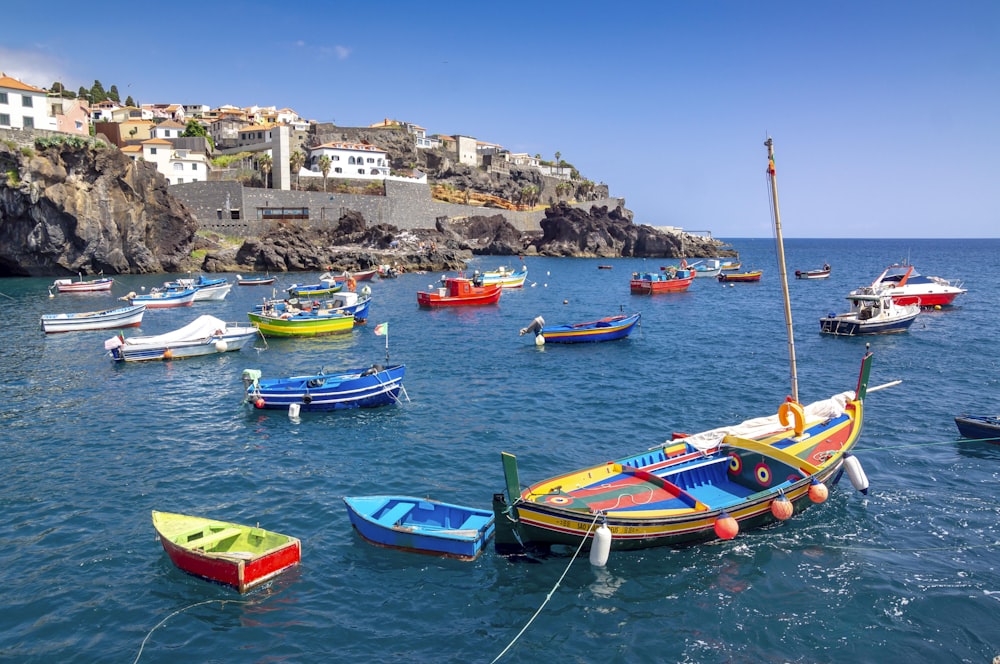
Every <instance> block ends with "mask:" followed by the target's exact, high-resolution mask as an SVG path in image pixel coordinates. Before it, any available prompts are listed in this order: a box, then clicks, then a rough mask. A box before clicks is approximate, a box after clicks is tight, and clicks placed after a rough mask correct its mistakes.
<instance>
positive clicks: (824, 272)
mask: <svg viewBox="0 0 1000 664" xmlns="http://www.w3.org/2000/svg"><path fill="white" fill-rule="evenodd" d="M795 278H796V279H829V278H830V264H829V263H824V264H823V267H821V268H817V269H815V270H796V271H795Z"/></svg>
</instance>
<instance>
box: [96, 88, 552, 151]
mask: <svg viewBox="0 0 1000 664" xmlns="http://www.w3.org/2000/svg"><path fill="white" fill-rule="evenodd" d="M108 99H110V100H111V101H113V102H115V103H116V104H120V103H122V99H121V97H119V96H118V86H117V85H112V86H111V89H110V90H108ZM557 154H558V153H557Z"/></svg>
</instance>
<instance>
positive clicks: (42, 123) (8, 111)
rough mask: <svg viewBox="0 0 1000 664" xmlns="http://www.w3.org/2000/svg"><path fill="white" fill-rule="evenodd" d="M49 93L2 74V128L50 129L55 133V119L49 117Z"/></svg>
mask: <svg viewBox="0 0 1000 664" xmlns="http://www.w3.org/2000/svg"><path fill="white" fill-rule="evenodd" d="M47 96H48V95H47V93H46V92H45V90H42V89H41V88H36V87H33V86H31V85H28V84H26V83H22V82H21V81H19V80H17V79H16V78H11V77H10V76H7V75H6V74H4V73H3V72H0V128H2V129H49V130H51V131H55V130H56V129H57V128H58V127H57V125H56V119H55V117H53V116H51V115H49V104H48V99H47Z"/></svg>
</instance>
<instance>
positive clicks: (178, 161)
mask: <svg viewBox="0 0 1000 664" xmlns="http://www.w3.org/2000/svg"><path fill="white" fill-rule="evenodd" d="M122 152H123V153H125V154H126V155H128V156H129V157H131V158H132V160H133V161H138V160H140V159H141V160H143V161H146V162H149V163H151V164H154V165H155V166H156V170H158V171H159V172H160V174H161V175H163V177H165V178H167V183H168V184H184V183H185V182H205V181H206V180H208V171H209V169H210V168H211V164H210V163H209V161H208V156H207V155H205V154H204V153H202V152H195V151H193V150H185V149H180V148H175V147H174V146H173V144H172V143H171V142H170V141H168V140H166V139H165V138H151V139H149V140H146V141H143V142H142V144H141V145H139V146H126V147H125V148H122Z"/></svg>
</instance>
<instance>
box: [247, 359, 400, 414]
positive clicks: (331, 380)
mask: <svg viewBox="0 0 1000 664" xmlns="http://www.w3.org/2000/svg"><path fill="white" fill-rule="evenodd" d="M405 373H406V366H405V365H402V364H396V365H393V366H389V367H383V366H381V365H378V364H376V365H373V366H371V367H369V368H367V369H352V370H350V371H342V372H339V373H323V372H320V373H318V374H313V375H310V376H292V377H290V378H270V379H263V380H262V379H261V377H260V370H259V369H246V370H244V371H243V384H244V386H245V389H246V396H245V398H244V402H245V403H250V404H253V406H254V407H255V408H281V409H285V410H288V408H289V406H293V405H296V406H297V407H298V408H299V409H300V410H306V411H325V410H341V409H344V408H376V407H378V406H388V405H389V404H393V403H397V402H398V401H400V397H399V395H400V392H402V393H403V394H404V396H405V394H406V393H405V391H404V389H403V375H404V374H405Z"/></svg>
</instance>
